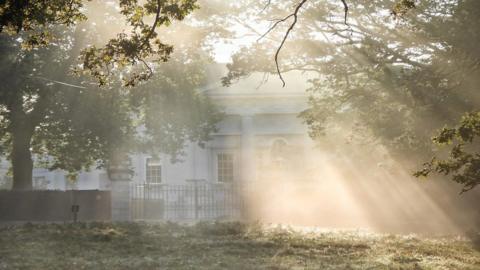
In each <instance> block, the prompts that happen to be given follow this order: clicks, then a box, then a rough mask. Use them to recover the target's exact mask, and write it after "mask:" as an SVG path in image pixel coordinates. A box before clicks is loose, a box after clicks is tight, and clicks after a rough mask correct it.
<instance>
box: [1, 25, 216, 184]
mask: <svg viewBox="0 0 480 270" xmlns="http://www.w3.org/2000/svg"><path fill="white" fill-rule="evenodd" d="M111 26H113V25H112V24H111ZM89 27H90V26H89V25H88V24H83V25H78V26H76V27H74V28H64V27H56V28H52V30H51V31H52V33H55V34H56V35H57V36H61V37H62V39H57V41H56V42H55V43H52V44H50V45H49V47H45V48H35V49H33V50H23V49H22V48H21V44H20V43H21V42H22V41H21V40H18V39H16V38H15V37H13V36H8V35H0V50H1V53H2V55H5V57H3V58H2V59H0V69H1V70H0V71H1V72H0V77H1V80H2V81H3V82H4V84H3V85H2V86H0V117H1V118H2V121H1V122H0V141H1V142H2V143H1V145H2V148H1V149H0V151H1V153H2V154H5V155H7V156H8V157H9V158H10V161H11V162H12V165H13V169H14V171H13V174H14V178H15V175H16V176H17V179H24V182H25V183H26V184H25V185H26V186H25V187H22V188H29V186H31V183H30V184H28V182H30V181H31V175H28V174H27V173H26V172H27V171H30V174H31V155H32V154H33V155H34V156H35V159H36V161H38V162H39V164H37V165H40V166H42V167H46V168H49V169H51V170H55V169H62V170H66V171H68V172H70V173H71V175H72V177H73V176H74V175H75V173H77V172H78V171H79V170H88V169H90V168H93V167H106V166H107V165H108V164H109V162H114V161H115V160H116V159H118V158H119V156H124V155H125V154H129V153H134V152H139V151H141V152H144V153H152V154H158V153H160V152H162V153H167V154H170V155H172V158H173V159H177V157H178V155H179V154H181V151H182V148H183V147H184V145H185V143H186V142H187V141H192V142H198V143H200V144H202V143H203V142H205V141H206V140H208V139H209V133H210V132H211V131H212V130H213V129H214V127H215V123H216V122H217V121H218V120H219V119H220V116H221V115H220V114H219V112H218V111H217V109H216V108H215V107H214V106H213V104H211V102H210V101H209V100H208V98H206V97H205V96H203V95H202V94H201V93H198V92H197V90H196V89H198V88H199V87H201V86H203V85H204V84H206V83H207V73H206V70H205V66H206V65H208V64H209V63H210V61H211V59H210V58H209V57H208V55H207V53H206V52H204V51H201V50H198V46H199V44H201V43H202V42H203V40H202V39H203V36H202V35H198V36H197V37H196V39H192V40H189V41H188V43H185V42H183V41H182V42H177V44H178V45H179V47H180V48H179V50H178V51H176V52H175V53H174V54H173V57H172V58H171V59H170V61H169V62H167V63H163V64H162V66H158V67H155V74H154V75H152V79H151V80H150V81H148V82H147V83H144V84H142V85H137V87H135V88H132V87H123V86H122V85H121V84H120V83H119V82H118V81H115V80H112V81H111V83H110V84H108V85H104V86H103V87H102V88H100V87H98V86H95V83H94V82H92V81H91V80H89V78H88V77H84V76H80V77H74V76H71V75H70V74H69V67H70V66H71V65H72V63H74V62H75V59H76V57H77V56H78V55H79V54H81V50H82V48H83V47H84V46H85V44H89V43H94V41H95V40H96V39H97V38H98V35H97V33H95V32H90V31H85V29H90V28H89ZM187 33H188V32H186V34H187ZM22 34H23V33H21V34H20V35H22ZM167 34H168V33H167ZM156 35H157V34H156ZM158 35H163V36H165V35H166V33H164V32H161V31H159V34H158ZM185 63H188V64H185ZM112 74H113V75H112V76H114V77H115V76H116V77H120V76H121V75H122V74H123V73H122V71H112ZM19 138H20V139H22V141H21V142H20V143H18V144H15V140H19ZM19 149H20V150H21V151H20V150H19ZM29 163H30V164H29ZM29 166H30V167H29ZM15 168H17V169H18V171H17V173H16V172H15ZM22 173H24V174H22ZM19 174H20V175H19ZM17 179H14V187H15V183H16V182H19V181H20V180H17ZM25 179H27V180H25ZM28 179H30V180H28Z"/></svg>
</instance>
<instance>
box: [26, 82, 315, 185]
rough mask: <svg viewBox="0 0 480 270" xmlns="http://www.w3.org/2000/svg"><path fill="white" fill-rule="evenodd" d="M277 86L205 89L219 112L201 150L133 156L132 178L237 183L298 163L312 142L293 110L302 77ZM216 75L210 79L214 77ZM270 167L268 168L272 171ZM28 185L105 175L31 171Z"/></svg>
mask: <svg viewBox="0 0 480 270" xmlns="http://www.w3.org/2000/svg"><path fill="white" fill-rule="evenodd" d="M285 75H286V81H287V85H286V87H284V88H282V86H281V82H280V80H279V79H278V78H277V77H274V76H272V77H271V78H270V79H269V80H268V81H266V82H265V81H264V79H263V78H262V75H259V74H257V75H253V76H251V77H250V78H248V79H246V80H242V81H240V82H238V83H236V84H233V85H232V86H231V87H228V88H226V87H221V86H219V83H215V86H210V87H207V88H208V89H207V90H204V93H205V94H206V95H208V96H209V97H210V98H211V99H212V100H213V101H214V103H215V104H217V105H218V106H219V107H220V108H221V109H222V110H223V111H224V112H225V118H224V119H223V121H221V122H220V123H219V124H218V131H217V132H216V133H215V134H213V135H212V140H211V141H209V142H207V143H206V146H205V147H204V148H201V147H200V146H198V145H197V144H195V143H190V144H188V145H187V146H186V149H185V153H186V155H185V156H183V157H182V158H181V159H182V161H181V162H177V163H171V162H170V157H169V156H167V155H162V154H160V155H159V157H160V158H159V159H154V158H152V157H150V156H148V155H142V154H139V155H134V156H133V157H132V164H133V166H134V171H135V173H134V176H133V182H135V183H162V184H185V183H188V181H189V180H192V179H195V180H204V181H206V182H210V183H232V182H233V183H240V182H252V181H258V180H262V179H266V178H271V177H272V175H271V174H272V173H273V174H275V173H278V171H279V170H288V169H292V168H295V169H296V170H298V169H301V168H302V167H303V168H304V169H306V170H308V168H306V166H307V167H308V162H306V157H307V156H308V155H307V152H308V151H309V149H311V148H312V146H313V142H312V141H311V140H310V139H309V137H308V135H307V127H306V125H305V124H304V123H303V122H302V120H301V119H300V118H298V114H299V113H300V112H301V111H303V110H304V109H306V107H307V96H306V93H305V89H306V88H307V85H306V79H305V76H304V75H301V74H285ZM219 78H220V75H218V76H217V77H216V79H215V81H216V82H218V81H219ZM272 169H273V170H272ZM33 184H34V187H35V188H39V189H62V190H63V189H109V185H110V184H109V181H108V177H107V174H106V173H105V172H104V171H101V170H93V171H90V172H82V173H80V175H79V177H78V179H77V181H76V182H75V183H71V182H70V181H68V180H67V179H66V177H65V174H64V172H62V171H53V172H51V171H48V170H46V169H34V172H33Z"/></svg>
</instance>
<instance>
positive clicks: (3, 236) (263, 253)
mask: <svg viewBox="0 0 480 270" xmlns="http://www.w3.org/2000/svg"><path fill="white" fill-rule="evenodd" d="M0 269H272V270H273V269H480V252H479V251H477V250H475V249H474V248H473V245H472V243H471V242H469V241H467V240H465V239H462V238H453V237H447V238H424V237H419V236H414V235H406V236H402V235H385V234H375V233H371V232H367V231H326V230H318V229H315V228H310V229H299V228H291V227H286V226H279V225H278V226H277V225H274V226H264V225H262V224H258V223H254V224H245V223H238V222H217V223H209V222H202V223H198V224H196V225H192V226H188V225H179V224H176V223H113V224H112V223H79V224H64V225H59V224H43V225H32V224H27V225H23V226H12V227H4V228H1V229H0Z"/></svg>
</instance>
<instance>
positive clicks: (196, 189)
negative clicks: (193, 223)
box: [193, 183, 199, 219]
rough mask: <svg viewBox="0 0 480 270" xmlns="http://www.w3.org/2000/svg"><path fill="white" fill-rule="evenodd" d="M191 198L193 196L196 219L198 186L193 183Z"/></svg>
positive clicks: (196, 217) (196, 216)
mask: <svg viewBox="0 0 480 270" xmlns="http://www.w3.org/2000/svg"><path fill="white" fill-rule="evenodd" d="M193 187H194V190H193V196H194V207H195V219H198V210H199V209H198V185H197V183H195V184H194V185H193Z"/></svg>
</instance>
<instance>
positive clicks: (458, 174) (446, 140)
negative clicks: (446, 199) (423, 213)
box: [415, 112, 480, 193]
mask: <svg viewBox="0 0 480 270" xmlns="http://www.w3.org/2000/svg"><path fill="white" fill-rule="evenodd" d="M479 136H480V113H479V112H472V113H467V114H465V115H464V116H463V117H462V120H461V121H460V125H459V126H457V127H455V128H447V127H445V128H443V129H442V130H441V131H440V133H439V134H438V135H437V136H435V137H434V138H433V139H432V140H433V142H434V143H436V144H438V145H440V146H446V145H452V147H451V149H450V151H449V155H448V158H447V159H444V160H439V159H438V158H437V157H434V158H432V160H431V161H430V162H427V163H425V164H424V168H423V169H421V170H419V171H417V172H415V176H417V177H420V176H423V177H426V176H428V175H429V174H431V173H432V172H436V173H440V174H444V175H447V176H448V175H452V180H453V181H455V182H457V183H459V184H461V185H463V189H462V193H463V192H466V191H469V190H471V189H473V188H475V187H476V186H477V185H479V184H480V153H479V151H478V142H477V141H474V140H475V139H476V138H478V137H479Z"/></svg>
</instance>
